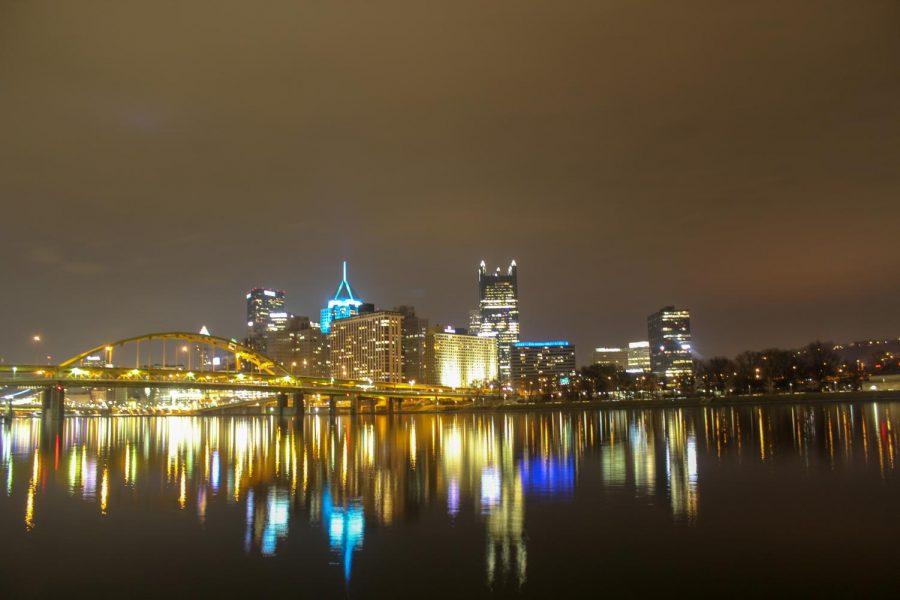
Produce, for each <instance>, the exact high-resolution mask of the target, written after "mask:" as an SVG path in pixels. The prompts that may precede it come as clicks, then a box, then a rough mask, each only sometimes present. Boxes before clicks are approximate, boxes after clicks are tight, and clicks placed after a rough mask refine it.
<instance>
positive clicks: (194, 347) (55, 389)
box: [0, 332, 490, 416]
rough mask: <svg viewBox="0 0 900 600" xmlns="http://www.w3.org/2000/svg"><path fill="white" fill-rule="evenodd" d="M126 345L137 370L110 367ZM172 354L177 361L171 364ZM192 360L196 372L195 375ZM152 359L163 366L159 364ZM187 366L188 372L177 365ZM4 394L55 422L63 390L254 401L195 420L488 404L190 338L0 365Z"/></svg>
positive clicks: (128, 342) (453, 392) (475, 394)
mask: <svg viewBox="0 0 900 600" xmlns="http://www.w3.org/2000/svg"><path fill="white" fill-rule="evenodd" d="M142 343H143V344H144V353H143V354H142V352H141V344H142ZM172 343H174V347H172V346H171V344H172ZM125 346H134V347H135V355H134V356H135V358H134V365H135V366H134V367H133V368H129V367H123V366H121V365H116V364H115V363H114V362H113V357H114V355H115V354H117V353H122V352H124V351H123V350H122V349H123V347H125ZM167 352H168V356H169V357H170V358H173V359H174V360H173V361H169V360H167ZM195 355H196V356H197V365H198V368H197V369H194V368H192V366H193V365H192V361H193V358H194V356H195ZM155 358H161V359H162V360H161V362H157V363H154V359H155ZM223 358H224V360H223ZM185 359H186V361H187V367H185V365H184V364H180V363H179V364H175V363H176V362H177V361H179V360H185ZM217 367H221V368H217ZM0 387H6V388H7V389H10V388H12V389H13V390H22V389H34V390H40V392H41V407H42V409H43V410H44V412H45V414H51V415H55V416H62V414H63V413H64V410H65V402H66V390H67V389H71V388H82V389H111V390H112V389H123V388H124V389H128V388H133V389H167V388H175V389H181V390H198V391H206V392H236V393H250V394H249V395H250V396H251V398H250V399H239V400H232V401H228V402H223V403H218V402H208V403H206V404H204V405H202V406H199V405H198V406H194V407H193V410H192V412H197V413H210V412H212V413H216V412H226V411H232V410H241V409H244V410H246V409H248V408H250V407H257V406H261V407H263V408H264V409H265V407H267V406H269V405H273V406H275V407H276V409H277V410H278V412H279V413H284V411H285V410H291V409H292V411H293V412H294V413H295V414H302V413H303V411H304V410H305V409H306V408H307V407H308V406H309V405H310V404H313V403H322V404H324V405H327V407H328V409H329V410H330V411H331V412H334V411H335V409H336V407H337V404H338V402H342V403H344V404H346V405H347V407H348V408H349V410H350V411H351V412H357V411H359V409H360V407H361V406H364V405H367V404H368V405H369V406H370V407H371V409H372V410H373V411H374V410H375V406H376V405H377V404H378V403H379V402H384V404H385V407H386V408H387V410H389V411H393V410H394V409H395V408H396V407H398V406H399V405H400V403H402V402H403V401H404V400H410V401H418V402H441V401H450V402H454V403H456V402H472V401H475V400H479V399H485V398H488V397H490V395H488V396H486V395H484V394H483V393H482V391H481V390H480V389H474V388H456V389H454V388H448V387H443V386H435V385H422V384H415V383H408V384H407V383H383V382H373V381H370V380H353V379H334V378H330V377H306V376H299V377H295V376H294V375H292V374H291V373H290V372H289V371H287V370H286V369H285V368H283V367H281V366H280V365H278V364H276V363H275V362H274V361H272V360H271V359H269V358H268V357H266V356H264V355H262V354H260V353H259V352H256V351H255V350H253V349H251V348H248V347H246V346H243V345H241V344H239V343H238V342H236V341H234V340H228V339H225V338H219V337H215V336H210V335H203V334H196V333H187V332H170V333H154V334H148V335H144V336H139V337H134V338H128V339H125V340H120V341H118V342H113V343H111V344H104V345H102V346H97V347H96V348H92V349H91V350H88V351H87V352H83V353H81V354H79V355H77V356H74V357H72V358H70V359H68V360H66V361H63V362H62V363H60V364H59V365H48V366H38V365H15V366H13V365H0ZM244 395H247V394H244ZM7 397H9V396H7ZM11 405H12V400H10V406H11ZM109 408H110V403H109V402H106V409H109Z"/></svg>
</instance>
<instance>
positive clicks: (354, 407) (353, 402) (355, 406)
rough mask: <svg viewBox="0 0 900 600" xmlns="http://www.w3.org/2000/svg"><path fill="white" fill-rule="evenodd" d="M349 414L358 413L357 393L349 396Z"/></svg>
mask: <svg viewBox="0 0 900 600" xmlns="http://www.w3.org/2000/svg"><path fill="white" fill-rule="evenodd" d="M350 414H351V415H356V414H359V395H357V394H354V395H352V396H350Z"/></svg>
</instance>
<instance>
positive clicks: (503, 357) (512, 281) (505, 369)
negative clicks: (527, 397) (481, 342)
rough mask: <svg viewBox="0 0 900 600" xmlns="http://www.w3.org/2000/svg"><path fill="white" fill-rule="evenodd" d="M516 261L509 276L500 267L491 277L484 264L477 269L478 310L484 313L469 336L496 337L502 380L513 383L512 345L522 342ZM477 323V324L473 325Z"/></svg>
mask: <svg viewBox="0 0 900 600" xmlns="http://www.w3.org/2000/svg"><path fill="white" fill-rule="evenodd" d="M516 269H517V267H516V261H512V262H511V263H510V264H509V267H508V268H507V270H506V274H503V273H501V272H500V268H499V267H498V268H497V270H496V271H495V272H494V273H491V274H488V273H487V271H486V269H485V265H484V261H481V264H480V265H479V267H478V292H479V303H478V309H479V312H480V314H481V320H480V323H478V324H477V325H478V326H479V329H478V331H470V332H469V333H472V334H477V335H481V336H496V338H497V357H498V364H499V369H500V381H501V382H502V383H508V382H509V381H510V378H511V375H510V373H511V372H510V356H511V353H512V347H513V345H514V344H515V343H516V342H518V341H519V286H518V283H517V272H516ZM473 324H474V323H473Z"/></svg>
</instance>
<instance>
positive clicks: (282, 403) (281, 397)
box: [277, 392, 287, 419]
mask: <svg viewBox="0 0 900 600" xmlns="http://www.w3.org/2000/svg"><path fill="white" fill-rule="evenodd" d="M285 408H287V394H285V393H284V392H278V409H277V412H278V418H279V419H280V418H281V417H283V416H284V409H285Z"/></svg>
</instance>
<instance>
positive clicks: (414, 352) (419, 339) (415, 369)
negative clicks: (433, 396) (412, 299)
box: [394, 306, 431, 383]
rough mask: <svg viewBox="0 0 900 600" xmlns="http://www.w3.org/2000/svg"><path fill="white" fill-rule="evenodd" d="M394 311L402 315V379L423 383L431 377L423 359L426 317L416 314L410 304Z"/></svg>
mask: <svg viewBox="0 0 900 600" xmlns="http://www.w3.org/2000/svg"><path fill="white" fill-rule="evenodd" d="M394 312H398V313H400V315H402V316H403V379H404V381H416V382H418V383H424V382H426V381H429V380H430V379H431V378H430V376H429V374H428V363H427V362H426V360H425V338H426V336H427V335H428V319H424V318H422V317H420V316H418V315H416V309H415V308H414V307H412V306H398V307H396V308H395V309H394Z"/></svg>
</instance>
